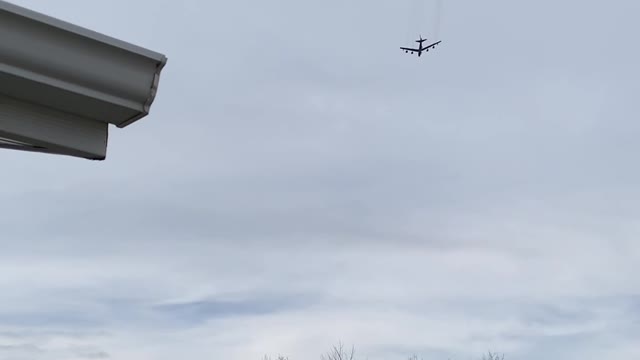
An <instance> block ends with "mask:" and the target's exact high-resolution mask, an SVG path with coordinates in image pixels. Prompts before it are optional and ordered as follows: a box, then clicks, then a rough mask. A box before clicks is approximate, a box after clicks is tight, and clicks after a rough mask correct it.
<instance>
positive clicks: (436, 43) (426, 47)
mask: <svg viewBox="0 0 640 360" xmlns="http://www.w3.org/2000/svg"><path fill="white" fill-rule="evenodd" d="M441 42H442V41H438V42H434V43H433V44H431V45H429V46H425V47H424V48H423V49H422V50H426V49H430V48H432V47H435V46H436V45H438V44H440V43H441Z"/></svg>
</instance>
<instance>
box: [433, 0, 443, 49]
mask: <svg viewBox="0 0 640 360" xmlns="http://www.w3.org/2000/svg"><path fill="white" fill-rule="evenodd" d="M435 2H436V3H435V12H434V17H435V19H434V30H433V35H434V36H435V39H436V40H440V24H441V22H442V2H443V0H435Z"/></svg>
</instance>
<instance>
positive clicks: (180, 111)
mask: <svg viewBox="0 0 640 360" xmlns="http://www.w3.org/2000/svg"><path fill="white" fill-rule="evenodd" d="M13 2H14V3H16V4H18V5H22V6H25V7H28V8H30V9H33V10H36V11H40V12H44V13H47V14H49V15H52V16H55V17H59V18H61V19H63V20H67V21H70V22H73V23H76V24H79V25H82V26H85V27H89V28H91V29H94V30H96V31H99V32H103V33H106V34H108V35H111V36H115V37H118V38H122V39H125V40H127V41H130V42H133V43H135V44H139V45H142V46H145V47H149V48H151V49H153V50H157V51H160V52H163V53H165V54H167V56H168V57H169V63H168V65H167V67H166V68H165V70H164V72H163V78H162V81H161V85H160V91H159V94H158V97H157V100H156V103H154V106H153V108H152V113H151V115H150V116H149V117H148V118H147V119H145V120H143V121H141V122H140V123H138V124H136V125H133V126H131V127H129V128H127V129H124V130H115V129H114V130H112V133H111V134H110V144H109V154H108V158H107V161H105V162H99V163H96V162H88V161H82V160H77V159H67V158H63V157H56V156H49V155H42V154H33V153H20V152H15V151H3V152H1V153H0V159H2V160H3V164H4V169H5V170H4V171H3V176H2V179H3V184H4V186H3V187H2V190H0V196H1V199H2V202H1V205H0V211H1V214H2V217H1V218H0V228H2V235H1V236H0V245H2V252H0V292H1V293H2V294H3V296H2V297H0V359H3V358H7V359H8V358H11V359H59V358H61V357H64V358H73V359H103V358H114V359H125V360H126V359H154V360H157V359H160V360H162V359H175V358H206V357H215V358H221V359H260V358H262V356H263V355H264V354H273V355H277V354H285V355H289V356H290V357H291V359H303V358H304V359H306V358H319V356H320V354H322V353H323V352H325V351H326V350H328V349H329V348H330V346H331V345H333V344H334V343H336V342H337V341H340V340H341V341H343V342H344V343H345V344H347V345H350V344H352V343H353V344H354V345H355V346H356V350H357V353H358V354H359V355H360V356H362V358H368V359H371V360H374V359H393V358H397V359H402V358H406V357H408V356H409V355H411V354H414V353H415V354H418V355H419V356H423V357H424V358H425V359H445V358H448V357H451V358H458V359H462V358H464V359H466V358H470V357H475V356H480V355H481V354H482V353H483V352H485V351H487V350H494V351H500V352H505V353H506V354H507V355H508V358H510V359H511V358H513V359H516V358H517V359H524V360H533V359H539V358H562V359H567V360H572V359H580V360H589V359H602V358H634V357H638V356H639V355H640V353H639V350H638V347H637V346H636V345H635V344H637V343H638V340H640V339H638V335H637V334H640V315H638V314H640V287H639V285H638V281H637V276H636V273H637V271H636V268H637V264H638V263H639V261H640V245H638V243H637V241H635V240H636V238H637V234H638V231H639V226H640V224H639V223H638V221H637V217H638V214H639V213H640V208H639V207H638V205H637V204H638V201H637V200H638V199H639V198H640V191H639V189H638V187H637V183H638V180H639V179H640V172H639V171H637V170H636V168H635V167H634V166H633V164H634V160H635V153H636V152H637V151H638V150H640V146H639V145H638V143H637V141H636V139H637V134H638V132H639V131H640V127H639V126H638V125H637V122H636V121H635V120H634V119H635V118H637V116H636V115H637V109H636V106H635V96H634V94H636V93H637V90H638V85H637V84H638V83H640V82H638V80H639V79H638V72H637V69H636V64H637V63H638V60H640V59H639V57H640V52H638V51H637V49H635V48H634V47H633V46H631V44H633V43H635V38H634V37H635V35H634V34H635V33H637V30H638V29H637V27H638V25H637V22H636V19H635V17H634V15H633V14H635V13H637V10H640V9H638V7H639V6H640V5H638V4H636V2H633V1H622V0H620V1H616V2H614V3H611V4H607V5H606V6H604V5H602V4H597V3H589V4H587V3H584V2H578V1H568V2H564V3H563V4H557V3H555V2H551V1H541V2H540V1H539V2H536V3H535V4H534V3H531V4H523V3H517V4H516V3H514V2H510V1H506V0H505V1H498V0H496V1H488V2H472V1H467V2H464V1H463V2H446V1H445V2H444V12H443V15H442V18H441V21H442V23H441V28H440V35H441V37H442V39H443V46H441V47H440V48H438V49H437V51H435V52H433V53H429V56H426V57H423V58H421V59H417V58H415V59H414V58H412V57H409V56H407V55H406V54H404V53H402V52H400V51H399V50H397V47H398V46H404V45H406V44H410V43H409V42H410V41H412V39H413V37H414V36H415V35H417V34H413V32H415V31H414V30H416V29H418V30H419V31H424V32H425V34H424V35H425V36H426V34H427V33H428V32H429V31H431V29H432V27H433V23H432V22H431V19H432V18H433V14H432V13H430V11H432V10H430V9H433V8H434V7H433V6H432V5H433V4H432V2H430V1H427V0H425V1H424V2H425V4H424V6H423V9H425V10H424V11H425V17H424V18H425V19H426V20H425V21H424V23H418V24H416V23H414V22H413V21H416V20H415V19H420V16H415V15H411V14H409V13H408V11H407V9H409V8H410V6H411V4H410V1H407V2H406V3H405V2H402V4H400V3H395V2H390V3H388V4H382V3H380V4H373V3H371V2H365V1H355V2H350V3H345V2H340V1H328V2H326V1H325V2H322V3H317V4H314V3H300V2H295V1H289V0H279V1H275V2H258V1H244V2H233V3H231V2H229V3H224V2H204V1H196V0H191V1H182V2H150V1H146V0H145V1H138V2H129V3H126V2H124V1H119V0H118V1H116V0H114V1H110V2H91V4H89V3H88V2H81V1H75V0H64V1H58V2H56V3H55V5H54V4H53V3H44V2H38V1H32V0H20V1H18V0H14V1H13ZM414 2H415V1H414ZM408 21H409V22H408ZM396 50H397V51H398V52H397V53H396Z"/></svg>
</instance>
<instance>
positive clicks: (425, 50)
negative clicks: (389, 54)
mask: <svg viewBox="0 0 640 360" xmlns="http://www.w3.org/2000/svg"><path fill="white" fill-rule="evenodd" d="M425 41H427V39H423V38H422V35H420V40H416V42H417V43H420V47H419V48H417V49H412V48H406V47H401V48H400V49H402V50H404V52H406V53H412V54H413V53H414V52H417V53H418V56H422V52H423V51H424V52H428V51H429V49H432V48H435V47H436V45H438V44H440V43H441V42H442V41H438V42H435V43H433V44H431V45H429V46H425V47H422V43H423V42H425Z"/></svg>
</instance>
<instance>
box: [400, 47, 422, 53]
mask: <svg viewBox="0 0 640 360" xmlns="http://www.w3.org/2000/svg"><path fill="white" fill-rule="evenodd" d="M400 49H402V50H405V51H415V52H418V51H420V50H419V49H411V48H406V47H401V48H400Z"/></svg>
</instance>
